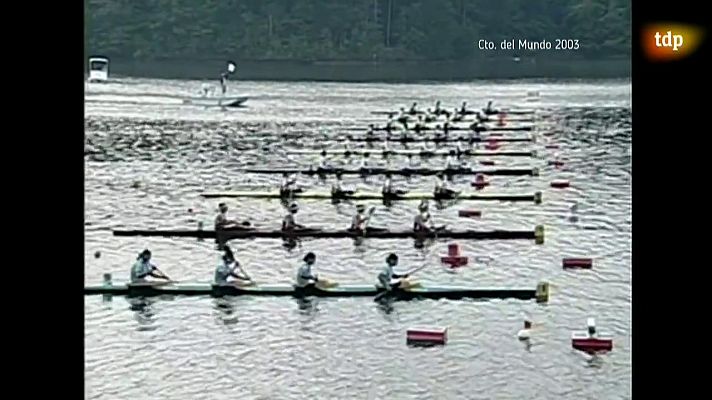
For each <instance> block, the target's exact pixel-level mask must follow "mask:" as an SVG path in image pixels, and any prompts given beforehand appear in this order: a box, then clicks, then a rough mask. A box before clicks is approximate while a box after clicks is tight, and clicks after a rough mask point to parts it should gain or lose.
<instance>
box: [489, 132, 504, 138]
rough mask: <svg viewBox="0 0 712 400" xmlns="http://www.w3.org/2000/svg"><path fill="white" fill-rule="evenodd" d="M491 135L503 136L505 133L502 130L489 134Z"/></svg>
mask: <svg viewBox="0 0 712 400" xmlns="http://www.w3.org/2000/svg"><path fill="white" fill-rule="evenodd" d="M489 136H490V137H502V136H504V133H502V132H492V133H490V134H489Z"/></svg>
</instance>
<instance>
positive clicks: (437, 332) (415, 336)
mask: <svg viewBox="0 0 712 400" xmlns="http://www.w3.org/2000/svg"><path fill="white" fill-rule="evenodd" d="M406 343H407V344H409V345H444V344H445V343H447V328H411V329H408V332H407V334H406Z"/></svg>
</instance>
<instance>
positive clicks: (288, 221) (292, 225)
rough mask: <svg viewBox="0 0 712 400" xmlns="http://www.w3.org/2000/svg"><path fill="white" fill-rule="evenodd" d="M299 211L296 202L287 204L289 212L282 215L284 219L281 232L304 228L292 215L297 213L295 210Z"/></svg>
mask: <svg viewBox="0 0 712 400" xmlns="http://www.w3.org/2000/svg"><path fill="white" fill-rule="evenodd" d="M298 211H299V206H298V205H297V203H291V204H290V205H289V213H288V214H287V215H285V216H284V219H283V220H282V231H283V232H289V231H294V230H297V229H306V228H305V227H304V226H303V225H299V224H298V223H297V222H296V220H295V218H294V216H295V215H297V212H298Z"/></svg>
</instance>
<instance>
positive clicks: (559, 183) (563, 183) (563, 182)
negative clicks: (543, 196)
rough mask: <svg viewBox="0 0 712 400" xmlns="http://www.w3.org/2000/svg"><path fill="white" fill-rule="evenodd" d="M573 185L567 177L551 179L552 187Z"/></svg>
mask: <svg viewBox="0 0 712 400" xmlns="http://www.w3.org/2000/svg"><path fill="white" fill-rule="evenodd" d="M569 186H571V183H570V182H569V181H567V180H565V179H558V180H555V181H551V187H553V188H556V189H564V188H567V187H569Z"/></svg>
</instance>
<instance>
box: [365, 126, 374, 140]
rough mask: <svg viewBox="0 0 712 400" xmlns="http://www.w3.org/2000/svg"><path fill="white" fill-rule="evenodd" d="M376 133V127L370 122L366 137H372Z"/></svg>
mask: <svg viewBox="0 0 712 400" xmlns="http://www.w3.org/2000/svg"><path fill="white" fill-rule="evenodd" d="M375 134H376V128H375V127H374V126H373V124H368V130H367V131H366V137H367V138H372V137H373V136H375Z"/></svg>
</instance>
